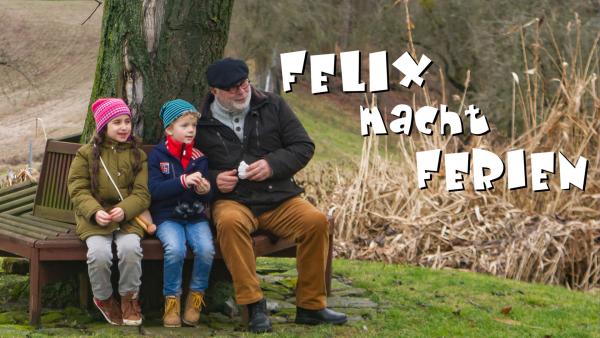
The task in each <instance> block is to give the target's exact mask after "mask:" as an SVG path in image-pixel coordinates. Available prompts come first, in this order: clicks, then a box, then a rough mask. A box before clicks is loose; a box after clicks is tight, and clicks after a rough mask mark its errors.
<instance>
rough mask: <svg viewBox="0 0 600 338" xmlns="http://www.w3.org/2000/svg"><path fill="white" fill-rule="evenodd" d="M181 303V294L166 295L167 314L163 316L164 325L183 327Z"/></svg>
mask: <svg viewBox="0 0 600 338" xmlns="http://www.w3.org/2000/svg"><path fill="white" fill-rule="evenodd" d="M180 312H181V304H180V303H179V296H166V297H165V315H164V316H163V326H164V327H181V315H180Z"/></svg>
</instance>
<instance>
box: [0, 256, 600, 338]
mask: <svg viewBox="0 0 600 338" xmlns="http://www.w3.org/2000/svg"><path fill="white" fill-rule="evenodd" d="M273 264H277V265H279V266H283V267H286V268H289V269H291V268H293V267H294V260H293V259H281V258H277V259H275V258H259V259H258V265H259V267H260V266H261V265H273ZM334 274H335V275H340V276H343V277H344V278H346V279H349V280H351V282H352V286H353V287H358V288H363V289H366V290H367V293H366V296H367V297H369V298H371V299H372V300H374V301H375V302H377V303H378V304H379V308H378V309H377V311H373V312H371V316H370V318H369V319H366V320H361V321H355V322H352V323H350V324H348V325H345V326H335V327H334V326H318V327H308V326H298V325H293V324H285V325H280V324H275V325H274V333H272V334H268V335H264V337H300V336H302V337H331V336H336V337H337V336H340V337H352V336H362V337H399V336H400V337H458V336H461V337H527V336H533V337H550V336H551V337H600V330H599V326H598V325H599V317H598V316H599V314H600V299H599V298H598V297H597V295H594V294H592V293H584V292H580V291H570V290H568V289H565V288H562V287H557V286H548V285H541V284H532V283H525V282H519V281H514V280H507V279H502V278H498V277H493V276H488V275H484V274H477V273H472V272H464V271H458V270H433V269H429V268H423V267H413V266H405V265H397V264H385V263H377V262H366V261H351V260H344V259H336V260H334ZM506 307H511V310H510V312H508V313H507V314H503V313H502V312H501V311H502V309H503V308H506ZM73 311H75V310H73ZM11 315H12V316H13V317H19V316H16V314H11ZM21 317H24V314H23V316H21ZM84 322H85V321H84ZM80 323H81V321H80ZM23 324H24V323H14V324H10V325H0V336H2V337H5V336H16V337H24V336H28V337H43V336H48V335H58V336H62V337H66V336H94V337H129V336H137V335H139V333H140V332H139V331H138V329H136V328H128V327H113V326H109V325H107V324H104V323H102V322H101V321H100V320H99V319H96V320H95V321H94V322H93V323H89V324H88V323H86V324H83V325H81V324H79V325H76V326H75V327H70V328H64V327H52V326H51V325H46V327H45V328H44V329H40V330H33V329H32V328H31V327H28V326H26V325H23ZM148 324H149V325H147V326H146V327H145V329H144V332H145V333H146V334H149V335H152V336H154V335H158V336H173V335H183V336H188V335H189V336H192V335H194V336H231V335H233V336H245V337H253V336H254V335H250V334H248V333H243V332H239V331H233V329H232V327H229V328H227V329H226V330H219V329H216V328H215V327H207V326H206V325H201V326H200V327H199V328H181V329H165V328H162V327H161V326H160V323H158V322H152V323H148ZM231 326H233V325H231Z"/></svg>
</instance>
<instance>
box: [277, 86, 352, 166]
mask: <svg viewBox="0 0 600 338" xmlns="http://www.w3.org/2000/svg"><path fill="white" fill-rule="evenodd" d="M283 98H284V99H285V100H286V101H287V102H288V104H289V105H290V107H292V109H293V110H294V112H295V113H296V115H297V116H298V118H299V119H300V121H301V122H302V124H303V125H304V127H305V128H306V130H307V131H308V134H309V135H310V137H311V138H312V139H313V141H314V142H315V144H316V150H315V156H314V160H315V161H317V162H320V161H327V160H340V159H350V158H358V156H359V155H360V152H361V147H362V136H361V135H360V121H359V120H355V119H352V118H349V115H348V113H346V112H343V111H340V108H339V107H337V106H336V105H335V103H334V102H333V101H331V100H326V99H322V98H319V97H316V96H314V95H312V94H310V93H309V92H307V91H305V90H302V89H301V88H299V89H298V90H295V91H294V92H292V93H288V94H284V95H283ZM356 112H357V114H356V115H357V116H358V107H357V108H356Z"/></svg>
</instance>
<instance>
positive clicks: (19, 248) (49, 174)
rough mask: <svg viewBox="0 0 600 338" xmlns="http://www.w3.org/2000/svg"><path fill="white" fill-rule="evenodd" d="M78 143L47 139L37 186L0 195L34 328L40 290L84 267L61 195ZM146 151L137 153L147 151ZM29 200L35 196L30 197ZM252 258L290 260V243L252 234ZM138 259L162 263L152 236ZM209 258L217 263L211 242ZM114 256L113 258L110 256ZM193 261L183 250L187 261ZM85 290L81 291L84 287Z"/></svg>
mask: <svg viewBox="0 0 600 338" xmlns="http://www.w3.org/2000/svg"><path fill="white" fill-rule="evenodd" d="M80 146H81V144H78V143H71V142H62V141H56V140H49V141H48V142H47V143H46V150H45V153H44V159H43V162H42V169H41V172H40V180H39V184H38V185H37V186H36V184H35V183H21V184H18V185H16V186H13V187H10V188H6V189H3V190H0V254H3V255H5V256H7V255H8V256H18V257H24V258H27V259H28V260H29V264H30V265H29V320H30V323H31V324H32V325H39V323H40V314H41V309H42V308H41V306H42V304H41V293H42V287H43V286H44V285H45V284H47V283H48V282H51V281H54V280H59V279H60V278H62V277H64V275H65V273H69V272H71V273H73V272H72V271H70V270H71V269H70V268H69V263H70V262H71V263H72V262H82V261H83V262H85V261H86V252H87V248H86V246H85V243H84V242H83V241H81V240H80V239H79V237H78V236H77V235H76V234H75V225H74V213H73V204H72V203H71V201H70V198H69V194H68V191H67V176H68V172H69V167H70V165H71V161H72V160H73V158H74V157H75V154H76V152H77V150H78V149H79V147H80ZM151 148H152V147H151V146H144V147H143V149H144V151H146V152H149V151H150V149H151ZM34 196H35V197H34ZM329 219H330V235H329V254H328V258H327V271H326V279H327V292H328V294H329V293H330V289H331V261H332V253H333V252H332V251H333V248H332V247H333V246H332V244H333V222H332V219H331V217H330V218H329ZM253 243H254V254H255V256H256V257H258V256H277V257H295V254H296V252H295V249H296V246H295V243H293V242H291V241H287V240H284V239H278V238H276V237H274V236H273V235H272V234H268V233H260V234H253ZM142 249H143V252H144V258H143V259H144V260H162V259H163V251H162V246H161V244H160V242H159V240H158V239H157V238H155V237H150V238H145V239H143V240H142ZM215 249H216V254H215V259H222V256H221V252H220V250H219V247H218V243H215ZM115 257H116V255H115ZM191 258H193V256H192V254H191V252H190V251H189V250H188V256H187V259H191ZM79 278H80V285H81V286H82V287H80V293H81V294H80V300H81V302H82V303H84V302H85V301H87V297H89V296H88V295H87V294H88V293H89V290H87V285H88V284H87V273H80V276H79ZM84 285H85V286H84Z"/></svg>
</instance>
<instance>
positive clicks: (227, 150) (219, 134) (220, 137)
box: [217, 131, 231, 156]
mask: <svg viewBox="0 0 600 338" xmlns="http://www.w3.org/2000/svg"><path fill="white" fill-rule="evenodd" d="M217 136H219V140H221V143H223V146H224V147H225V151H226V152H227V156H230V155H231V154H230V153H229V147H227V144H226V143H225V140H224V139H223V136H221V133H220V132H218V131H217Z"/></svg>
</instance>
